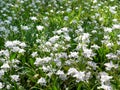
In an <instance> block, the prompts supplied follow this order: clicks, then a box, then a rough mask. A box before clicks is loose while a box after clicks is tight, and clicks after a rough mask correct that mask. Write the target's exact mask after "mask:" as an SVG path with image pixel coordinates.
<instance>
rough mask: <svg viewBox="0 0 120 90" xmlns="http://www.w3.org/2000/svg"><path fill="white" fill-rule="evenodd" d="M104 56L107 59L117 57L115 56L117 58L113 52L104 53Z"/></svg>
mask: <svg viewBox="0 0 120 90" xmlns="http://www.w3.org/2000/svg"><path fill="white" fill-rule="evenodd" d="M106 57H107V58H108V59H117V58H118V56H117V55H115V54H113V53H108V54H106Z"/></svg>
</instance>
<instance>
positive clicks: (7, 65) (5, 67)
mask: <svg viewBox="0 0 120 90" xmlns="http://www.w3.org/2000/svg"><path fill="white" fill-rule="evenodd" d="M1 68H3V69H8V68H10V66H9V64H8V63H4V64H3V65H2V66H1Z"/></svg>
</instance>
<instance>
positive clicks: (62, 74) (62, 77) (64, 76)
mask: <svg viewBox="0 0 120 90" xmlns="http://www.w3.org/2000/svg"><path fill="white" fill-rule="evenodd" d="M56 75H59V77H60V78H61V79H62V80H66V79H67V77H66V75H65V74H64V72H63V71H61V70H58V71H57V72H56Z"/></svg>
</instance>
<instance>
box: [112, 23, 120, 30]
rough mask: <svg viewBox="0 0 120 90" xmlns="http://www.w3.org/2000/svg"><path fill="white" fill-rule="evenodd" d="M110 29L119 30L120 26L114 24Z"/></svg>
mask: <svg viewBox="0 0 120 90" xmlns="http://www.w3.org/2000/svg"><path fill="white" fill-rule="evenodd" d="M112 28H113V29H120V24H114V25H113V27H112Z"/></svg>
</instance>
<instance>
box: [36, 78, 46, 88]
mask: <svg viewBox="0 0 120 90" xmlns="http://www.w3.org/2000/svg"><path fill="white" fill-rule="evenodd" d="M37 83H38V84H41V85H43V86H45V85H46V83H47V82H46V80H45V78H43V77H41V78H40V79H39V80H38V82H37Z"/></svg>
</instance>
